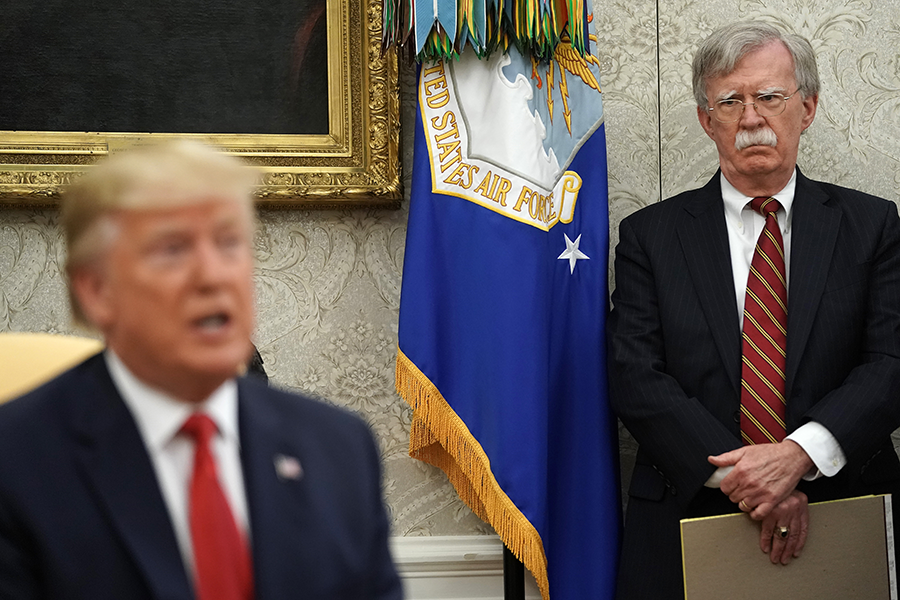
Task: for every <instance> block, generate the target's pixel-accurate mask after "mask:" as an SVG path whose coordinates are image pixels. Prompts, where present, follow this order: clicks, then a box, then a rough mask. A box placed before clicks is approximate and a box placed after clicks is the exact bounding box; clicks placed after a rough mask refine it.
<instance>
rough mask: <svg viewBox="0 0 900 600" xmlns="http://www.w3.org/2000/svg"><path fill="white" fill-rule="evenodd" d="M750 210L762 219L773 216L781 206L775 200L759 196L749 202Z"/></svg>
mask: <svg viewBox="0 0 900 600" xmlns="http://www.w3.org/2000/svg"><path fill="white" fill-rule="evenodd" d="M750 208H752V209H753V210H755V211H756V212H758V213H759V214H761V215H762V216H764V217H768V216H769V215H772V216H775V213H776V212H778V209H779V208H781V204H780V203H779V202H778V200H776V199H775V198H770V197H769V196H759V197H756V198H754V199H753V200H751V201H750Z"/></svg>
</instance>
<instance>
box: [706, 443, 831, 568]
mask: <svg viewBox="0 0 900 600" xmlns="http://www.w3.org/2000/svg"><path fill="white" fill-rule="evenodd" d="M709 462H710V463H711V464H713V465H715V466H716V467H727V466H731V467H733V469H732V470H731V472H730V473H729V474H728V475H727V476H726V477H725V478H724V479H723V480H722V483H721V486H720V489H721V490H722V493H724V494H725V495H727V496H728V498H729V499H730V500H731V501H732V502H734V503H735V504H737V505H738V506H739V507H740V509H741V510H742V511H744V512H746V513H748V514H749V515H750V517H751V518H753V519H754V520H756V521H761V522H762V526H761V530H760V538H759V547H760V549H761V550H762V551H763V552H766V553H767V554H769V558H770V560H771V561H772V562H773V563H779V562H780V563H782V564H788V563H789V562H790V561H791V559H792V558H796V557H798V556H800V552H801V550H802V549H803V546H804V544H805V543H806V535H807V532H808V530H809V508H808V502H807V498H806V495H805V494H804V493H803V492H800V491H797V490H796V487H797V483H798V482H799V481H800V479H801V478H802V477H803V475H804V474H805V473H807V472H808V471H809V470H810V469H811V468H812V466H813V463H812V460H811V459H810V458H809V456H808V455H807V454H806V452H805V451H804V450H803V449H802V448H801V447H800V446H799V445H797V444H796V443H795V442H793V441H791V440H785V441H783V442H781V443H778V444H760V445H755V446H744V447H743V448H739V449H737V450H732V451H731V452H726V453H724V454H720V455H718V456H710V457H709ZM782 528H786V530H787V534H786V536H785V537H782V536H781V535H780V531H781V530H782Z"/></svg>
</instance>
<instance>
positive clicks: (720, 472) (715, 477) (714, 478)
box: [703, 465, 734, 488]
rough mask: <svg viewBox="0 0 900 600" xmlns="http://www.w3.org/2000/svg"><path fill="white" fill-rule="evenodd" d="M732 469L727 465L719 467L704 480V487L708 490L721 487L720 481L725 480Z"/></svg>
mask: <svg viewBox="0 0 900 600" xmlns="http://www.w3.org/2000/svg"><path fill="white" fill-rule="evenodd" d="M733 468H734V467H733V466H731V465H728V466H727V467H719V468H718V469H716V471H715V472H714V473H713V474H712V475H711V476H710V478H709V479H707V480H706V483H704V484H703V485H705V486H706V487H708V488H718V487H721V485H722V480H723V479H725V476H726V475H728V474H729V473H731V470H732V469H733Z"/></svg>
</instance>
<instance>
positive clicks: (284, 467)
mask: <svg viewBox="0 0 900 600" xmlns="http://www.w3.org/2000/svg"><path fill="white" fill-rule="evenodd" d="M275 474H276V475H278V479H280V480H281V481H297V480H298V479H300V478H301V477H303V467H301V466H300V461H299V460H297V459H296V458H295V457H293V456H287V455H285V454H276V455H275Z"/></svg>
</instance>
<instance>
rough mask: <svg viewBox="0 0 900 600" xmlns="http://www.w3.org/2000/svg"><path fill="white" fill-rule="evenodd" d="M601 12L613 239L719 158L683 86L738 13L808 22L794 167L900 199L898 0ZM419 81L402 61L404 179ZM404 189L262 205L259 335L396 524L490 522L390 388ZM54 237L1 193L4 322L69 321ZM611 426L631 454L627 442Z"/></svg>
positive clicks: (635, 6)
mask: <svg viewBox="0 0 900 600" xmlns="http://www.w3.org/2000/svg"><path fill="white" fill-rule="evenodd" d="M594 17H595V21H594V22H595V27H596V31H597V34H598V37H599V58H600V60H601V65H602V72H603V81H602V84H603V88H604V98H605V103H606V104H605V109H606V119H607V135H608V144H609V156H608V160H609V179H610V215H611V224H612V227H613V230H612V241H613V244H615V241H616V239H617V227H618V223H619V221H621V219H622V218H623V217H625V216H626V215H628V214H630V213H631V212H633V211H634V210H636V209H638V208H640V207H641V206H644V205H646V204H649V203H651V202H656V201H658V200H659V199H660V197H661V196H665V197H667V196H670V195H672V194H674V193H676V192H678V191H681V190H684V189H688V188H691V187H696V186H698V185H700V184H701V183H702V182H704V181H705V180H706V179H708V178H709V176H710V175H711V174H712V173H713V172H714V171H715V168H716V156H715V147H714V145H713V143H712V142H711V141H710V140H708V138H706V136H705V135H704V134H703V131H702V130H701V129H700V126H699V124H698V123H697V117H696V111H695V108H694V104H693V100H692V97H691V91H690V58H691V56H692V54H693V51H694V48H695V46H696V44H697V42H698V41H699V40H700V39H702V38H703V37H704V36H705V35H706V34H707V33H708V32H709V31H711V30H712V29H713V28H714V27H715V26H717V25H718V24H720V23H725V22H728V21H731V20H734V19H742V18H760V19H765V20H767V21H770V22H772V23H775V24H776V25H780V26H782V27H785V28H788V29H791V30H794V31H797V32H800V33H803V34H804V35H806V36H807V37H809V38H810V39H811V41H812V42H813V46H814V47H815V48H816V50H817V52H818V55H819V64H820V71H821V76H822V80H823V89H822V95H821V99H820V103H819V112H818V116H817V118H816V121H815V123H814V124H813V126H812V127H811V129H810V131H809V132H808V134H807V135H805V136H804V139H803V141H802V143H801V153H800V163H801V166H802V167H803V168H804V171H805V172H806V173H807V174H808V175H810V176H812V177H816V178H822V179H827V180H830V181H834V182H836V183H840V184H843V185H848V186H852V187H856V188H859V189H862V190H865V191H868V192H871V193H874V194H878V195H881V196H884V197H886V198H890V199H892V200H894V201H897V200H898V199H900V191H898V190H900V0H880V1H877V2H873V1H867V0H849V1H843V0H842V1H840V2H838V1H837V0H826V1H822V0H722V1H719V2H715V3H713V2H709V1H708V0H707V1H703V2H701V1H699V0H697V1H695V0H672V1H667V2H659V3H657V1H649V0H633V1H629V2H626V1H624V0H596V1H595V2H594ZM414 83H415V82H414V77H413V74H412V70H411V69H409V68H406V69H404V70H403V72H402V89H401V94H402V125H403V136H402V137H403V140H402V141H403V145H404V147H403V155H402V161H403V170H404V174H405V175H404V177H405V181H404V183H405V184H408V181H409V170H410V165H411V162H412V154H411V153H412V127H413V120H414V115H415V112H414V111H415V92H414V87H415V86H414ZM404 187H405V189H406V190H407V192H406V193H407V197H408V189H409V187H408V185H405V186H404ZM406 205H407V203H406V202H404V208H403V209H401V210H399V211H384V210H377V211H376V210H356V211H343V212H336V211H306V210H291V211H263V212H262V213H261V214H260V228H259V232H258V234H257V236H256V251H257V257H258V261H259V263H258V269H257V275H256V285H257V291H258V306H259V329H258V332H257V334H256V342H257V345H258V346H259V348H260V350H261V352H262V355H263V359H264V360H265V366H266V369H267V371H268V372H269V374H270V376H271V377H272V380H273V381H274V383H275V384H276V385H280V386H283V387H286V388H289V389H293V390H305V391H306V392H308V393H310V394H312V395H315V396H318V397H321V398H324V399H327V400H328V401H329V402H333V403H335V404H339V405H343V406H347V407H348V408H350V409H351V410H354V411H356V412H358V413H360V414H361V415H363V416H364V417H365V418H366V420H367V421H368V422H369V423H370V424H371V426H372V428H373V430H374V431H375V433H376V435H377V436H378V439H379V442H380V444H381V448H382V453H383V458H384V464H385V489H386V494H387V499H388V503H389V505H390V508H391V512H392V516H393V525H394V533H395V534H396V535H404V536H406V535H470V534H482V533H489V532H490V528H489V527H488V526H486V525H485V524H483V523H482V522H481V521H480V520H479V519H478V518H476V517H475V516H474V515H472V514H471V513H470V512H469V511H468V509H466V508H465V506H463V505H462V503H461V502H460V501H459V500H458V499H457V497H456V494H455V492H454V491H453V489H452V488H451V487H450V486H449V484H448V483H447V481H446V478H445V477H444V476H443V474H441V473H440V472H439V471H437V470H436V469H434V468H432V467H429V466H427V465H424V464H422V463H419V462H417V461H414V460H412V459H410V458H408V457H407V456H406V444H407V439H408V429H409V421H410V411H409V409H408V408H407V407H406V405H405V404H404V403H403V402H402V401H401V400H400V399H399V398H398V396H397V395H396V393H395V392H394V390H393V360H394V352H395V349H396V337H397V311H398V307H399V297H400V276H401V271H402V262H403V249H404V239H405V234H406V217H407V213H406ZM62 254H63V249H62V243H61V239H60V232H59V229H58V226H57V213H56V211H55V210H0V330H13V331H51V332H71V331H72V329H71V326H70V324H69V313H68V308H67V304H66V296H65V285H64V282H63V281H62V278H61V276H60V265H62V263H63V256H62ZM621 434H622V439H623V441H622V448H623V462H625V463H626V465H627V464H628V463H629V461H630V460H633V453H634V444H633V442H632V441H631V440H630V439H629V437H628V435H627V432H624V431H622V432H621ZM628 470H629V468H628V467H627V466H626V468H625V471H626V472H627V471H628Z"/></svg>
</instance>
